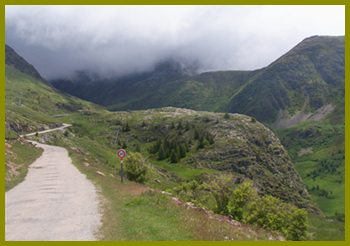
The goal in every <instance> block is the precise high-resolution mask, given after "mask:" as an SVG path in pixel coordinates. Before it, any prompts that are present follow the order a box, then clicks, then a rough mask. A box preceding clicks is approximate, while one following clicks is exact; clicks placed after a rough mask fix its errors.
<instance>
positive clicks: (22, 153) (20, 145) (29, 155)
mask: <svg viewBox="0 0 350 246" xmlns="http://www.w3.org/2000/svg"><path fill="white" fill-rule="evenodd" d="M5 153H6V156H5V157H6V159H5V163H6V178H5V181H6V182H5V188H6V191H8V190H10V189H11V188H13V187H14V186H16V185H17V184H18V183H20V182H22V181H23V180H24V178H25V176H26V174H27V172H28V166H29V165H30V164H31V163H32V162H33V161H35V160H36V159H37V158H38V157H39V156H40V155H41V153H42V149H40V148H37V147H34V146H33V145H31V144H29V143H26V142H21V141H18V140H10V141H6V145H5Z"/></svg>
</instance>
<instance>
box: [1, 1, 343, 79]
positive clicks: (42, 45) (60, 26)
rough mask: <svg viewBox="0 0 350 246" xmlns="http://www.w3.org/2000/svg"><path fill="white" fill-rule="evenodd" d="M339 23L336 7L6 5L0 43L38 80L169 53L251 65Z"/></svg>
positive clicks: (108, 73)
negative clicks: (15, 53) (29, 67)
mask: <svg viewBox="0 0 350 246" xmlns="http://www.w3.org/2000/svg"><path fill="white" fill-rule="evenodd" d="M344 23H345V20H344V7H343V6H69V7H68V6H6V43H7V44H9V45H10V46H11V47H13V48H14V49H15V50H16V51H18V52H19V53H20V54H21V55H22V56H23V57H25V58H26V60H28V62H30V63H31V64H33V65H34V66H35V67H36V68H37V69H38V71H39V72H40V73H41V74H42V75H43V77H45V78H46V79H57V78H62V77H63V78H65V77H71V76H73V74H74V73H75V72H76V71H89V72H90V73H96V74H98V75H99V76H101V77H105V78H115V77H123V76H127V75H132V74H137V73H144V72H151V71H153V70H154V69H155V67H156V66H157V64H159V63H161V62H164V61H167V60H169V59H174V60H176V61H178V62H181V63H184V64H193V63H197V66H198V69H199V71H201V72H204V71H216V70H253V69H257V68H261V67H264V66H266V65H268V64H270V63H271V62H273V61H274V60H276V59H277V58H278V57H280V56H281V55H282V54H284V53H285V52H287V51H288V50H290V49H291V48H292V47H293V46H294V45H295V44H296V43H298V42H300V41H301V40H302V39H304V38H305V37H308V36H311V35H315V34H318V35H343V34H344Z"/></svg>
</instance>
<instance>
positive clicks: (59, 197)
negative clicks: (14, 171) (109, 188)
mask: <svg viewBox="0 0 350 246" xmlns="http://www.w3.org/2000/svg"><path fill="white" fill-rule="evenodd" d="M35 144H37V145H38V147H41V148H43V150H44V152H43V154H42V156H41V157H39V158H38V159H37V160H36V161H35V162H34V163H33V164H31V166H30V168H29V171H28V174H27V176H26V178H25V180H24V181H23V182H22V183H20V184H19V185H17V186H16V187H14V188H13V189H11V190H10V191H8V192H6V194H5V239H6V240H16V241H17V240H45V241H46V240H47V241H49V240H59V241H61V240H68V241H71V240H96V235H95V233H96V231H97V230H98V229H99V226H100V223H101V222H100V220H101V214H100V211H99V199H98V194H97V191H96V188H95V186H94V185H93V184H92V183H91V182H90V181H89V180H87V179H86V177H85V176H84V175H83V174H81V173H80V172H79V171H78V169H77V168H76V167H75V166H74V165H73V164H72V163H71V159H70V157H69V156H68V152H67V150H66V149H64V148H61V147H56V146H50V145H45V144H39V143H35Z"/></svg>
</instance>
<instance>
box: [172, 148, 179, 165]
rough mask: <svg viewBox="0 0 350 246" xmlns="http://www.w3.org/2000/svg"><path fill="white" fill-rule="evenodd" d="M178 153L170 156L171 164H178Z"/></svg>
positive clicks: (173, 152)
mask: <svg viewBox="0 0 350 246" xmlns="http://www.w3.org/2000/svg"><path fill="white" fill-rule="evenodd" d="M175 152H176V151H174V150H173V151H171V154H170V162H171V163H177V162H178V161H179V159H178V156H177V154H176V153H175Z"/></svg>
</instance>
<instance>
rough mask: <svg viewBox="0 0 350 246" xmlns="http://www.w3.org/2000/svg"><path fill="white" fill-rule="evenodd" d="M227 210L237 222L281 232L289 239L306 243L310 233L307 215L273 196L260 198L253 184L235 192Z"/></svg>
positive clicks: (243, 185)
mask: <svg viewBox="0 0 350 246" xmlns="http://www.w3.org/2000/svg"><path fill="white" fill-rule="evenodd" d="M227 211H228V212H229V214H230V215H232V217H233V218H234V219H236V220H239V221H242V222H244V223H248V224H255V225H258V226H261V227H263V228H267V229H270V230H274V231H279V232H281V233H282V234H283V235H284V236H285V237H286V238H287V239H288V240H302V239H304V238H305V236H306V231H307V213H306V211H305V210H304V209H299V208H297V207H295V206H294V205H292V204H289V203H286V202H283V201H281V200H280V199H278V198H275V197H273V196H270V195H266V196H263V197H259V196H258V194H257V192H256V190H255V189H254V187H253V185H252V183H251V182H244V183H243V184H241V185H240V186H239V187H237V188H236V189H235V190H234V191H233V192H232V197H231V198H230V201H229V203H228V205H227Z"/></svg>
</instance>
